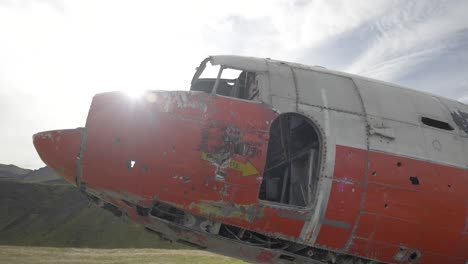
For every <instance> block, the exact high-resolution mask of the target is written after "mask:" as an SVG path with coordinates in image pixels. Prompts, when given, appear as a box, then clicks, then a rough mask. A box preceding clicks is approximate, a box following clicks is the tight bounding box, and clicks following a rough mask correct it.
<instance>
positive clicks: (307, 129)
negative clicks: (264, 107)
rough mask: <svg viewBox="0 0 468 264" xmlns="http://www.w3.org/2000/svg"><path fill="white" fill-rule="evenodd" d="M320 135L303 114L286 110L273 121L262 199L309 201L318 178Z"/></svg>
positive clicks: (291, 202)
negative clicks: (286, 111)
mask: <svg viewBox="0 0 468 264" xmlns="http://www.w3.org/2000/svg"><path fill="white" fill-rule="evenodd" d="M319 138H320V137H319V136H318V133H317V131H316V129H315V126H314V125H313V124H312V123H311V121H310V120H309V119H308V118H306V117H305V116H303V115H300V114H297V113H286V114H281V115H279V116H278V117H277V118H276V119H275V120H274V121H273V123H272V124H271V128H270V141H269V143H268V153H267V161H266V164H265V172H264V174H263V180H262V184H261V187H260V194H259V199H260V200H266V201H271V202H277V203H282V204H288V205H294V206H300V207H305V206H307V205H308V203H309V200H310V197H312V194H313V193H314V191H315V187H316V180H317V178H318V175H317V174H318V167H319V166H318V163H319V153H320V152H319V150H320V149H319V148H320V144H319V143H320V142H319Z"/></svg>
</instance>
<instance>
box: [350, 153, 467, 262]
mask: <svg viewBox="0 0 468 264" xmlns="http://www.w3.org/2000/svg"><path fill="white" fill-rule="evenodd" d="M369 173H370V175H369V178H368V179H369V185H368V187H367V196H366V202H365V206H364V212H363V214H362V215H361V221H360V222H359V226H358V228H357V230H356V233H355V239H353V242H352V245H351V248H350V253H352V252H353V251H354V250H358V248H359V247H358V246H357V245H356V243H358V241H360V240H359V239H357V238H358V237H359V238H361V240H362V239H366V244H367V245H368V246H369V245H374V244H375V245H378V244H380V243H386V244H389V245H392V244H393V246H394V248H395V247H397V246H398V245H405V246H407V247H409V248H412V249H417V250H419V251H420V252H421V253H422V254H423V255H424V254H425V253H426V252H429V253H439V254H444V255H446V256H453V257H456V258H458V259H462V258H466V257H468V255H467V254H468V251H466V250H461V248H468V244H466V242H463V240H462V239H461V238H462V237H463V236H464V232H465V231H464V229H465V226H466V221H465V219H464V217H462V216H463V215H465V214H466V208H468V203H467V201H468V196H467V193H466V189H467V188H468V186H466V183H467V181H466V170H465V169H463V168H456V167H450V166H446V165H441V164H434V163H430V162H425V161H419V160H414V159H409V158H403V157H401V156H395V155H391V154H384V153H378V152H371V154H370V156H369ZM411 178H416V179H417V181H412V180H411ZM454 183H456V184H454ZM441 208H443V210H441ZM428 229H429V230H431V232H430V233H428V232H427V230H428ZM396 230H401V232H400V231H398V232H397V231H396ZM403 230H405V231H403ZM430 237H437V239H430ZM370 241H374V242H370ZM359 243H360V242H359ZM369 254H370V253H369ZM383 260H385V258H383ZM386 261H390V260H386ZM453 263H457V262H456V261H455V262H453Z"/></svg>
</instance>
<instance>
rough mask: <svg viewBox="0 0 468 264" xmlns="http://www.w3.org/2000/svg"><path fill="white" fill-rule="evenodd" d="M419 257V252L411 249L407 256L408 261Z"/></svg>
mask: <svg viewBox="0 0 468 264" xmlns="http://www.w3.org/2000/svg"><path fill="white" fill-rule="evenodd" d="M420 257H421V253H420V252H419V251H413V252H411V254H410V255H409V257H408V261H409V262H413V261H416V260H418V259H419V258H420Z"/></svg>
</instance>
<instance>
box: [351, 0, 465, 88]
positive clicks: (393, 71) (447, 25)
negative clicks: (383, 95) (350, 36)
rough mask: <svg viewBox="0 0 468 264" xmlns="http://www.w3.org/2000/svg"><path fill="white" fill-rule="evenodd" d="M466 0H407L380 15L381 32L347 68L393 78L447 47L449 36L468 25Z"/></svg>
mask: <svg viewBox="0 0 468 264" xmlns="http://www.w3.org/2000/svg"><path fill="white" fill-rule="evenodd" d="M466 10H468V2H467V1H404V2H401V5H399V6H398V7H394V9H391V10H388V12H387V13H386V15H385V16H383V17H382V18H380V19H377V20H376V21H375V22H374V26H375V27H376V28H377V29H378V30H379V32H380V34H379V36H378V37H377V38H376V39H375V41H374V43H373V44H372V46H371V47H370V48H369V49H367V50H366V52H365V53H364V54H362V55H361V57H360V58H359V59H358V60H357V61H356V62H354V63H353V64H352V65H351V66H350V67H349V68H348V71H350V72H356V73H358V74H364V75H366V76H370V77H374V78H379V79H384V80H393V79H396V78H398V77H399V76H400V75H402V74H403V73H404V72H405V71H408V70H409V69H411V67H413V66H415V65H417V64H419V63H423V62H424V61H425V60H427V59H430V58H431V57H434V56H437V55H438V54H440V53H442V52H444V51H446V50H447V49H449V48H450V45H453V43H449V42H447V41H446V40H447V38H448V37H449V36H452V35H453V34H456V33H457V32H460V31H462V30H464V29H468V20H467V19H466V14H465V13H466Z"/></svg>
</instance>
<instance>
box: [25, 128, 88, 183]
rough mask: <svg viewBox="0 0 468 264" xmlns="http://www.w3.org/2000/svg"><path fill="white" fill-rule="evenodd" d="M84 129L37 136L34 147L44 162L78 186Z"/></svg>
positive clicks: (45, 133) (47, 132) (56, 131)
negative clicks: (79, 155) (78, 162)
mask: <svg viewBox="0 0 468 264" xmlns="http://www.w3.org/2000/svg"><path fill="white" fill-rule="evenodd" d="M82 133H84V132H83V129H82V128H77V129H63V130H54V131H46V132H41V133H38V134H35V135H34V137H33V142H34V147H35V148H36V149H37V152H38V153H39V156H40V157H41V159H42V160H46V161H47V165H48V166H49V167H50V168H51V169H52V170H54V171H55V172H57V173H58V174H60V175H61V176H62V177H63V178H64V179H65V180H67V181H68V182H69V183H71V184H74V185H75V184H76V173H77V160H76V158H77V156H78V154H79V152H80V144H81V137H82Z"/></svg>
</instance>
